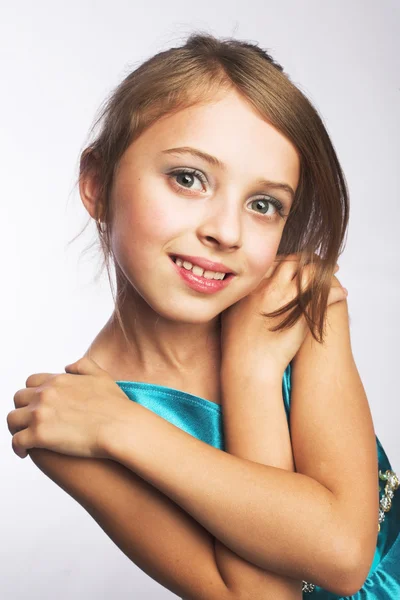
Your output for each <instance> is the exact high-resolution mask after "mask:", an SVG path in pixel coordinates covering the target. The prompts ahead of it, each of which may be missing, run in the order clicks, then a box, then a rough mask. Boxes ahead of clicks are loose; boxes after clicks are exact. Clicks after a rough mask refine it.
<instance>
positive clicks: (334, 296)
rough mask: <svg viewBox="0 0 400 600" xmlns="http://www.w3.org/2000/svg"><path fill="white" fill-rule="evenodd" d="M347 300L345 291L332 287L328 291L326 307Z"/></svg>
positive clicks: (339, 287) (341, 288)
mask: <svg viewBox="0 0 400 600" xmlns="http://www.w3.org/2000/svg"><path fill="white" fill-rule="evenodd" d="M346 298H347V290H346V289H345V288H343V287H342V286H338V285H335V286H332V287H331V289H330V290H329V295H328V306H329V305H330V304H335V302H341V301H342V300H346Z"/></svg>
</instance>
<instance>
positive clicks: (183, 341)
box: [86, 293, 220, 381]
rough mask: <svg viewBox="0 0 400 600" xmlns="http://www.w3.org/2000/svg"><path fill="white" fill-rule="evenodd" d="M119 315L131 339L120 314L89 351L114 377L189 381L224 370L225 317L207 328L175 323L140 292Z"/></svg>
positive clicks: (122, 304) (106, 326)
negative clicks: (222, 340)
mask: <svg viewBox="0 0 400 600" xmlns="http://www.w3.org/2000/svg"><path fill="white" fill-rule="evenodd" d="M119 311H120V316H121V320H122V322H123V324H124V329H125V332H126V337H125V336H124V333H123V330H122V328H121V325H120V323H119V321H118V318H117V315H116V311H115V310H114V312H113V313H112V315H111V317H110V319H109V320H108V321H107V323H106V324H105V326H104V327H103V329H102V330H101V331H100V333H99V334H98V335H97V337H96V338H95V340H94V341H93V343H92V344H91V346H90V348H89V350H88V351H87V353H86V354H88V355H89V356H91V357H92V358H93V359H94V360H95V361H96V362H98V364H99V365H100V366H101V367H102V368H104V369H105V370H106V371H108V372H109V373H110V375H111V376H112V377H113V379H115V380H122V379H125V380H134V379H136V378H137V376H138V374H140V378H141V380H143V379H147V378H149V379H151V380H153V381H155V380H158V379H161V380H164V381H167V380H169V379H177V380H181V381H184V380H185V379H188V378H190V377H192V376H193V377H194V376H195V374H196V378H198V377H199V373H200V374H202V373H204V372H207V373H209V372H210V369H211V370H212V371H215V370H218V369H219V365H220V319H219V316H217V317H216V318H215V319H213V321H210V322H208V323H201V324H197V323H196V324H193V323H182V322H176V321H170V320H167V319H165V318H163V317H161V316H160V315H159V314H157V313H155V312H154V311H153V310H152V308H151V307H150V306H149V305H148V304H147V303H146V302H145V301H144V300H143V298H142V297H141V296H139V294H137V293H135V295H134V296H133V297H132V296H131V297H130V298H125V300H124V301H123V302H122V303H121V304H120V306H119Z"/></svg>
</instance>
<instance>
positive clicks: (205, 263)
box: [173, 254, 236, 275]
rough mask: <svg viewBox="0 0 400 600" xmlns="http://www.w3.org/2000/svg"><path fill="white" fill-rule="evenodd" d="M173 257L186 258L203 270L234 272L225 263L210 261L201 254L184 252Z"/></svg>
mask: <svg viewBox="0 0 400 600" xmlns="http://www.w3.org/2000/svg"><path fill="white" fill-rule="evenodd" d="M173 256H174V257H175V258H181V259H182V260H186V261H188V262H190V263H192V265H197V266H199V267H201V268H202V269H204V270H205V271H217V272H218V273H233V274H234V275H235V274H236V273H235V272H234V271H232V269H229V268H228V267H226V266H225V265H223V264H222V263H219V262H212V261H211V260H207V259H206V258H202V257H201V256H187V255H186V254H174V255H173Z"/></svg>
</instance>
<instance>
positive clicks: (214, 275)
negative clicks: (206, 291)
mask: <svg viewBox="0 0 400 600" xmlns="http://www.w3.org/2000/svg"><path fill="white" fill-rule="evenodd" d="M170 258H171V260H172V261H173V262H174V263H175V264H176V265H177V266H178V267H181V268H183V269H186V270H187V271H191V272H192V273H193V274H194V275H197V276H198V277H204V278H205V279H209V280H212V279H216V280H219V281H222V280H224V279H226V278H228V277H230V276H232V275H233V273H222V272H220V271H211V270H207V269H203V268H202V267H199V266H198V265H194V264H193V263H191V262H189V261H188V260H183V259H182V258H179V256H170Z"/></svg>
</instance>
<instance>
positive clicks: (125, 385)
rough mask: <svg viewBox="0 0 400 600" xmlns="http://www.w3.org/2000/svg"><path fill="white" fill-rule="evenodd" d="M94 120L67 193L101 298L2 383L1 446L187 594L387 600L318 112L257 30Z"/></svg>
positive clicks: (374, 471) (387, 474)
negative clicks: (26, 460)
mask: <svg viewBox="0 0 400 600" xmlns="http://www.w3.org/2000/svg"><path fill="white" fill-rule="evenodd" d="M102 118H103V122H102V127H101V130H100V132H99V133H98V134H97V136H96V138H95V140H94V141H93V142H92V143H91V144H90V145H89V146H88V147H87V148H86V149H85V150H84V152H83V153H82V156H81V165H80V174H79V188H80V195H81V198H82V201H83V203H84V206H85V208H86V209H87V211H88V212H89V214H90V217H92V218H93V219H95V220H96V224H97V230H98V233H99V237H100V242H101V245H102V249H103V251H104V257H105V264H106V265H107V271H108V275H109V277H110V269H109V259H110V258H111V259H112V261H113V264H114V266H115V271H116V282H117V295H116V297H115V295H114V302H115V310H114V312H113V314H112V315H111V317H110V318H109V320H108V321H107V322H106V324H105V325H104V327H103V329H102V330H101V331H100V332H99V334H98V335H97V336H96V338H95V339H94V341H93V343H92V344H91V345H90V347H89V349H88V350H87V351H86V353H85V355H84V357H82V358H81V359H80V360H79V361H77V362H76V363H73V364H71V365H68V366H67V367H66V368H65V370H66V372H67V373H66V374H56V375H54V374H51V373H37V374H33V375H31V376H30V377H28V379H27V380H26V388H24V389H22V390H18V391H17V393H16V394H15V396H14V403H15V407H16V409H15V410H13V411H11V412H10V413H9V415H8V418H7V422H8V426H9V430H10V432H11V434H12V435H13V442H12V444H13V449H14V451H15V452H16V453H17V454H18V455H19V456H21V457H25V456H27V454H28V453H29V455H30V456H31V458H32V460H33V461H34V462H35V464H37V465H38V467H39V468H40V469H41V470H42V471H43V472H44V473H46V474H47V475H48V476H49V477H51V478H52V479H53V480H54V481H55V482H56V483H57V484H58V485H60V486H61V487H62V488H63V489H64V490H65V491H67V492H68V493H69V494H70V495H71V496H72V497H74V498H75V499H76V500H77V501H78V502H79V503H80V504H81V505H82V506H83V507H84V508H85V509H86V510H87V511H88V512H89V514H91V515H92V516H93V518H94V519H96V521H97V522H98V523H99V525H100V526H101V527H102V528H103V529H104V531H105V532H106V533H107V534H108V535H109V536H110V537H111V539H113V540H114V542H115V543H116V544H117V545H118V546H119V547H120V548H121V550H122V551H123V552H124V553H125V554H126V555H127V556H128V557H129V558H130V559H131V560H132V561H134V562H135V563H136V564H137V565H138V566H139V567H140V568H141V569H142V570H143V571H145V572H146V573H148V574H149V576H151V577H152V578H153V579H155V580H156V581H158V582H159V583H160V584H162V585H163V586H165V587H166V588H168V589H169V590H171V591H172V592H174V593H175V594H178V595H179V596H181V597H182V598H185V599H186V600H188V599H193V600H195V599H196V600H199V599H204V600H214V599H218V600H224V599H226V600H236V599H239V598H241V599H250V598H251V599H261V598H266V599H267V598H268V599H269V598H279V599H295V598H301V597H302V596H303V595H304V596H305V597H308V595H309V597H314V598H321V599H325V600H326V599H330V598H343V597H349V596H351V597H352V598H357V599H361V598H363V599H364V598H367V599H368V600H372V598H374V599H375V598H379V599H389V598H396V597H398V596H399V594H400V562H399V561H400V537H399V528H400V505H399V502H398V501H397V498H395V490H396V489H397V487H398V480H397V477H396V475H395V473H394V472H393V471H392V470H391V465H390V463H389V461H388V458H387V456H386V454H385V452H384V450H383V448H382V446H381V444H380V443H379V440H378V439H377V438H376V437H375V434H374V428H373V423H372V419H371V413H370V410H369V406H368V401H367V398H366V396H365V392H364V389H363V386H362V383H361V381H360V378H359V375H358V371H357V368H356V365H355V363H354V359H353V356H352V352H351V345H350V333H349V322H348V312H347V302H346V293H345V291H344V290H343V289H342V287H341V285H340V283H339V281H338V280H337V278H336V277H334V275H333V274H334V272H336V270H337V265H336V263H337V259H338V257H339V255H340V253H341V251H342V248H343V240H344V236H345V232H346V229H347V225H348V216H349V205H348V191H347V188H346V183H345V178H344V175H343V173H342V170H341V167H340V164H339V162H338V159H337V157H336V154H335V151H334V148H333V146H332V143H331V141H330V139H329V136H328V134H327V132H326V129H325V128H324V125H323V123H322V121H321V119H320V117H319V116H318V114H317V112H316V110H315V109H314V108H313V106H312V105H311V104H310V102H309V101H308V100H307V98H306V97H305V96H304V94H302V93H301V92H300V91H299V90H298V88H296V86H295V85H294V84H293V83H292V82H291V81H290V79H289V77H288V76H287V75H286V74H285V73H284V71H283V69H282V67H281V66H280V65H279V64H278V63H277V62H275V61H274V60H273V59H272V58H271V56H270V55H269V54H268V53H267V52H265V51H264V50H262V49H261V48H260V47H259V46H258V45H255V44H250V43H245V42H241V41H238V40H234V39H228V40H219V39H216V38H215V37H213V36H211V35H200V34H192V35H191V36H189V38H188V40H187V41H186V43H185V44H184V45H183V46H182V47H178V48H171V49H170V50H168V51H165V52H160V53H159V54H157V55H156V56H154V57H152V58H151V59H149V60H147V61H146V62H144V63H143V64H142V65H141V66H139V68H137V69H136V70H135V71H134V72H132V73H131V74H130V75H129V76H128V77H126V79H125V80H124V81H123V82H122V83H121V84H120V85H119V86H118V87H117V89H116V90H115V92H114V93H113V94H112V96H111V97H110V98H109V100H108V103H107V105H106V107H105V109H104V111H103V113H102ZM110 283H111V277H110ZM111 287H112V283H111ZM112 289H113V288H112ZM113 294H114V290H113ZM282 316H283V318H282ZM280 317H281V318H280ZM379 482H381V483H382V486H383V485H385V488H384V489H380V488H379ZM378 504H380V506H378ZM392 504H393V505H392Z"/></svg>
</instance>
